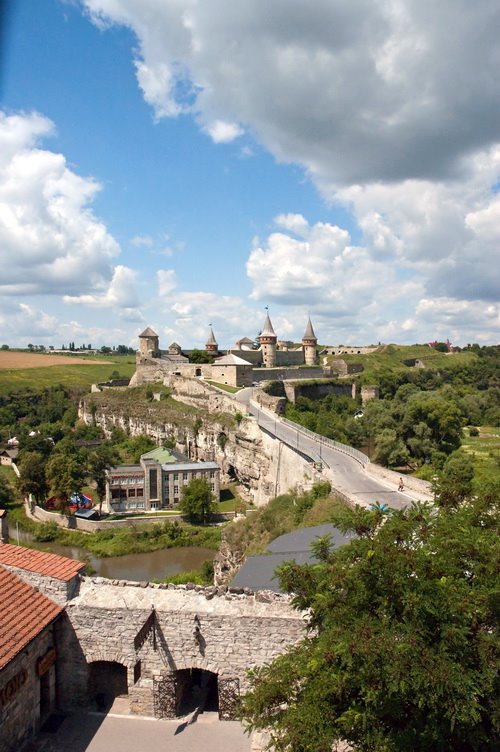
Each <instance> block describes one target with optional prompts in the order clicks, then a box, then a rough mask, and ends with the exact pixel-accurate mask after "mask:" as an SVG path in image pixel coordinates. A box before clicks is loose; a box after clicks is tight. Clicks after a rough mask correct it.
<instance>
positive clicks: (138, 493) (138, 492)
mask: <svg viewBox="0 0 500 752" xmlns="http://www.w3.org/2000/svg"><path fill="white" fill-rule="evenodd" d="M137 496H144V489H143V488H138V489H137Z"/></svg>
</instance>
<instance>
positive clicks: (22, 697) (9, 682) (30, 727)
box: [0, 625, 56, 752]
mask: <svg viewBox="0 0 500 752" xmlns="http://www.w3.org/2000/svg"><path fill="white" fill-rule="evenodd" d="M53 645H54V639H53V626H52V625H49V626H48V627H46V628H45V629H44V630H43V631H42V632H41V633H40V634H39V635H38V636H37V637H35V638H34V639H33V640H32V641H31V642H30V643H29V645H27V646H26V647H25V648H24V649H23V650H22V652H21V653H19V654H18V655H17V656H16V657H15V658H13V659H12V660H11V661H10V662H9V663H8V664H7V666H6V667H5V668H4V669H2V671H0V752H18V750H20V749H21V747H22V746H23V743H24V742H25V741H26V740H27V739H28V738H29V737H31V736H32V735H33V734H34V733H36V732H37V731H38V729H39V723H40V680H39V678H38V676H37V673H36V662H37V659H38V658H41V657H42V656H44V655H45V654H46V653H47V650H49V648H51V647H52V646H53ZM55 676H56V672H55V667H54V666H51V667H50V669H49V670H48V677H47V678H48V681H49V693H50V700H51V701H52V703H54V702H55Z"/></svg>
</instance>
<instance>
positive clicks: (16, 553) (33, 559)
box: [0, 543, 85, 582]
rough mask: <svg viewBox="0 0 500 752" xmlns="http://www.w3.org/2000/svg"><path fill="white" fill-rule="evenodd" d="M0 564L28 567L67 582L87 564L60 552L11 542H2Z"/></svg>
mask: <svg viewBox="0 0 500 752" xmlns="http://www.w3.org/2000/svg"><path fill="white" fill-rule="evenodd" d="M0 564H5V565H6V566H9V567H17V568H18V569H26V570H27V571H28V572H37V573H38V574H43V575H45V576H46V577H53V578H54V579H56V580H63V581H65V582H67V581H68V580H71V578H72V577H74V576H75V575H76V574H78V572H79V571H80V570H81V569H83V567H84V566H85V564H84V563H83V562H81V561H75V559H67V558H66V557H65V556H59V555H58V554H49V553H47V552H46V551H36V550H35V549H33V548H24V547H23V546H13V545H11V544H10V543H1V544H0Z"/></svg>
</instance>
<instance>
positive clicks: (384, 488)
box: [248, 402, 417, 509]
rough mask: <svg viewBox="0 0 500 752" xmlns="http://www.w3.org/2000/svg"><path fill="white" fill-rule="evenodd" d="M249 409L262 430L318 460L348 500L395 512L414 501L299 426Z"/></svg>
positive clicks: (265, 412) (412, 496)
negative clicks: (375, 505)
mask: <svg viewBox="0 0 500 752" xmlns="http://www.w3.org/2000/svg"><path fill="white" fill-rule="evenodd" d="M248 410H249V412H250V413H251V414H252V415H254V416H255V418H256V419H257V421H258V424H259V426H260V427H261V428H263V429H264V430H266V431H268V432H269V433H270V434H272V435H273V436H276V438H278V439H280V440H281V441H283V442H284V443H285V444H288V446H290V447H292V448H293V449H295V450H297V451H299V452H301V453H302V454H304V455H306V456H307V457H309V458H310V459H311V460H312V461H314V462H319V461H321V462H322V463H323V465H324V466H325V465H326V467H324V471H323V474H324V476H325V478H327V479H328V480H330V481H331V482H332V485H333V487H334V488H335V489H337V490H338V491H341V492H342V493H344V494H345V495H346V496H348V497H349V498H350V499H351V500H353V501H355V502H357V503H359V504H363V505H366V506H368V505H370V504H374V503H375V502H377V501H378V502H380V503H381V504H388V505H389V506H391V507H393V508H394V509H402V508H403V507H405V506H407V505H408V504H409V503H411V501H412V500H413V499H414V498H417V495H414V494H413V493H412V492H411V491H408V492H403V493H399V492H398V491H397V486H396V484H395V483H394V484H392V482H384V481H381V480H379V479H377V478H374V477H372V476H371V475H370V474H369V473H368V472H367V471H366V469H365V467H364V466H363V465H362V464H361V463H360V462H358V461H357V460H355V459H353V458H352V457H349V456H348V455H347V454H344V453H342V452H340V451H338V450H336V449H332V448H330V447H328V446H326V445H324V444H321V443H320V442H319V441H315V440H314V439H312V438H311V437H309V436H306V435H305V434H303V433H302V432H301V431H300V427H298V428H292V427H290V426H289V425H287V424H286V423H284V422H283V421H281V420H280V418H279V416H277V415H274V414H273V413H270V412H268V411H267V410H264V409H261V408H259V409H256V406H255V404H253V403H251V402H248Z"/></svg>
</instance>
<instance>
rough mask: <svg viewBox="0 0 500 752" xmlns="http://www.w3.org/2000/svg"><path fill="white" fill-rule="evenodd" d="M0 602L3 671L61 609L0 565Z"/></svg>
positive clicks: (0, 661)
mask: <svg viewBox="0 0 500 752" xmlns="http://www.w3.org/2000/svg"><path fill="white" fill-rule="evenodd" d="M0 548H1V546H0ZM0 603H1V609H0V669H2V668H3V667H4V666H6V665H7V663H9V661H11V660H12V659H13V658H14V657H15V656H16V655H17V654H18V653H20V652H21V650H22V649H23V648H25V647H26V645H28V643H29V642H31V640H33V638H34V637H36V636H37V635H38V634H40V632H41V631H42V630H43V629H44V628H45V627H46V626H47V625H48V624H50V623H51V622H52V621H53V620H54V619H55V618H56V616H58V615H59V614H60V613H61V611H62V610H63V609H62V608H61V606H58V605H57V603H54V601H51V600H50V599H49V598H47V597H46V596H45V595H42V593H39V592H38V590H35V588H33V587H31V585H28V584H27V583H26V582H24V581H23V580H21V578H20V577H17V575H15V574H14V573H13V572H10V571H9V570H8V569H5V568H4V567H2V566H0Z"/></svg>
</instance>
